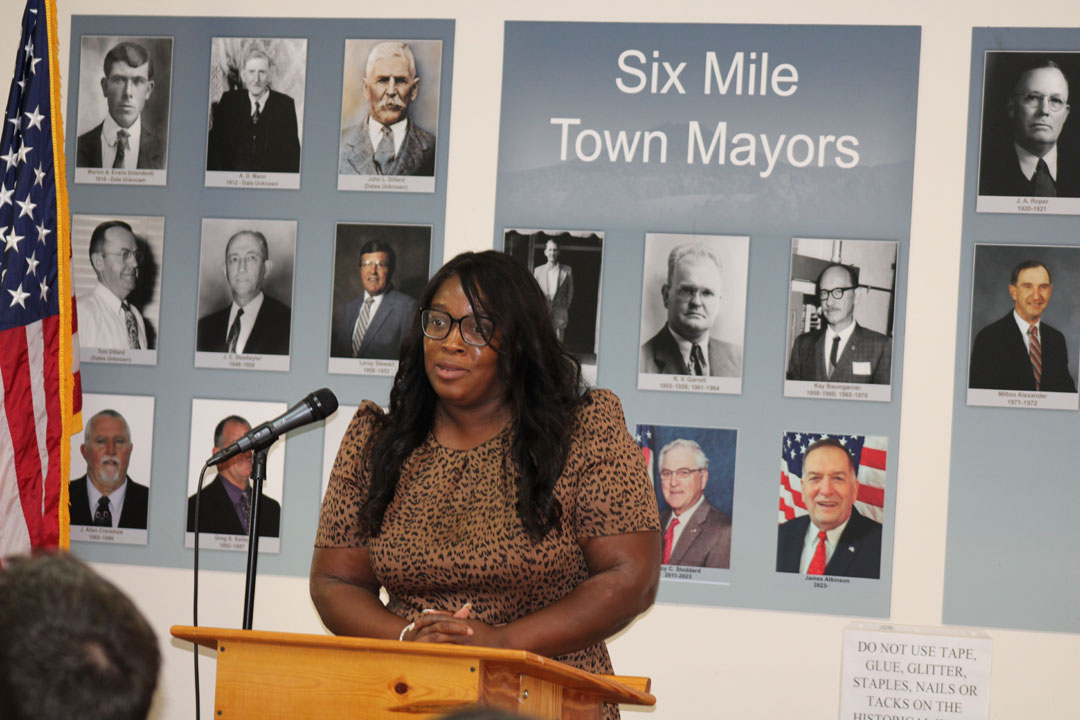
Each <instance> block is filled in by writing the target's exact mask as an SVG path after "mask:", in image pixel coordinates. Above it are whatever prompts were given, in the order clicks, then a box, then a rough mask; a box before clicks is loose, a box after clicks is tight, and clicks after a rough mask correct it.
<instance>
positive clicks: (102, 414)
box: [83, 409, 131, 442]
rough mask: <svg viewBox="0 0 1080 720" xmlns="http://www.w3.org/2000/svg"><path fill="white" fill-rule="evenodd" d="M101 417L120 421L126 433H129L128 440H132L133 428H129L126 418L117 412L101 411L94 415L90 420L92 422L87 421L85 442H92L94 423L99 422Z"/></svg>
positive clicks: (84, 432) (84, 434)
mask: <svg viewBox="0 0 1080 720" xmlns="http://www.w3.org/2000/svg"><path fill="white" fill-rule="evenodd" d="M99 417H110V418H114V419H116V420H119V421H120V422H122V423H124V432H126V433H127V435H128V439H129V440H130V439H131V428H130V427H129V426H128V422H127V420H125V419H124V416H123V415H121V414H120V413H118V412H116V411H115V410H108V409H106V410H101V411H100V412H97V413H94V415H93V416H92V417H91V418H90V420H89V421H87V423H86V428H85V429H84V430H83V441H84V442H90V435H91V431H92V430H93V429H94V423H95V422H97V419H98V418H99Z"/></svg>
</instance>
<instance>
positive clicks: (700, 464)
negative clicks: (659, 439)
mask: <svg viewBox="0 0 1080 720" xmlns="http://www.w3.org/2000/svg"><path fill="white" fill-rule="evenodd" d="M675 448H686V449H687V450H691V451H693V453H694V462H696V463H697V469H698V470H708V469H709V456H708V455H706V454H705V451H704V450H702V449H701V446H700V445H698V444H697V443H696V442H694V441H693V440H687V439H686V438H675V439H674V440H672V441H671V442H669V443H668V444H667V445H665V446H664V447H662V448H660V455H659V456H658V457H657V460H658V462H659V463H660V464H661V465H663V464H664V455H666V454H667V452H668V450H674V449H675Z"/></svg>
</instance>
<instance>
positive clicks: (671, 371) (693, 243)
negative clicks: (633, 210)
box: [638, 233, 750, 394]
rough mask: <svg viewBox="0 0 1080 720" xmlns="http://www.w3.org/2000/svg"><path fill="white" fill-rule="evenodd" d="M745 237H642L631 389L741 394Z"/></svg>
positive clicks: (746, 260) (747, 244)
mask: <svg viewBox="0 0 1080 720" xmlns="http://www.w3.org/2000/svg"><path fill="white" fill-rule="evenodd" d="M749 257H750V238H749V237H746V236H745V235H682V234H670V233H647V234H646V235H645V267H644V273H643V278H642V293H641V335H640V343H641V353H640V356H639V358H638V388H640V389H642V390H671V391H676V392H712V393H732V394H738V393H741V392H742V366H743V338H744V335H745V330H746V285H747V280H746V278H747V268H748V263H749Z"/></svg>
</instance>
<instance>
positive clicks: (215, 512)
mask: <svg viewBox="0 0 1080 720" xmlns="http://www.w3.org/2000/svg"><path fill="white" fill-rule="evenodd" d="M250 430H251V423H249V422H248V421H247V420H245V419H244V418H242V417H240V416H239V415H229V416H228V417H226V418H225V419H224V420H222V421H221V422H219V423H218V424H217V427H215V428H214V450H213V452H214V453H217V452H218V451H220V450H224V449H225V448H227V447H229V446H230V445H232V444H233V443H234V442H236V441H237V440H239V439H240V438H242V437H243V436H244V435H246V434H247V433H248V432H249V431H250ZM250 479H251V453H250V452H246V453H240V454H239V455H233V456H232V457H231V458H229V459H228V460H226V461H225V462H223V463H219V464H218V466H217V476H215V477H214V479H213V481H212V482H211V483H210V484H209V485H207V486H206V487H204V488H203V491H202V498H201V499H200V500H199V532H208V533H217V534H219V535H247V534H248V531H249V529H250V527H251V493H252V489H251V482H250ZM195 497H196V496H195V495H192V496H191V497H189V498H188V513H187V531H188V532H195ZM280 524H281V505H280V504H278V501H277V500H274V499H273V498H269V497H267V496H266V495H261V496H260V497H259V537H277V536H278V528H279V527H280Z"/></svg>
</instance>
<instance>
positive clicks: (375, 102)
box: [338, 42, 435, 176]
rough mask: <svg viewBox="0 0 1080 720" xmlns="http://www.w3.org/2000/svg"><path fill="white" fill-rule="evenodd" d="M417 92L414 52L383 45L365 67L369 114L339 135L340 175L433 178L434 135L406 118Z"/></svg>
mask: <svg viewBox="0 0 1080 720" xmlns="http://www.w3.org/2000/svg"><path fill="white" fill-rule="evenodd" d="M419 92H420V78H419V77H417V76H416V60H415V58H414V57H413V52H412V49H410V48H409V46H408V45H406V44H405V43H401V42H382V43H379V44H378V45H376V46H375V47H373V48H372V49H371V53H370V54H369V55H368V58H367V64H366V66H365V68H364V94H365V95H366V96H367V100H368V114H367V116H366V117H365V118H364V120H363V121H362V122H360V123H358V124H356V125H350V126H349V127H347V128H345V130H344V131H342V133H341V157H340V160H339V163H338V173H339V174H341V175H423V176H432V175H434V174H435V136H434V135H432V134H431V133H429V132H428V131H427V130H424V129H423V128H421V127H420V126H419V125H417V124H416V123H415V122H414V121H413V120H412V119H411V118H410V117H409V105H410V104H411V103H412V102H413V101H414V100H416V96H417V95H418V94H419Z"/></svg>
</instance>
